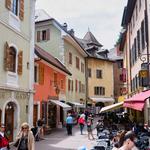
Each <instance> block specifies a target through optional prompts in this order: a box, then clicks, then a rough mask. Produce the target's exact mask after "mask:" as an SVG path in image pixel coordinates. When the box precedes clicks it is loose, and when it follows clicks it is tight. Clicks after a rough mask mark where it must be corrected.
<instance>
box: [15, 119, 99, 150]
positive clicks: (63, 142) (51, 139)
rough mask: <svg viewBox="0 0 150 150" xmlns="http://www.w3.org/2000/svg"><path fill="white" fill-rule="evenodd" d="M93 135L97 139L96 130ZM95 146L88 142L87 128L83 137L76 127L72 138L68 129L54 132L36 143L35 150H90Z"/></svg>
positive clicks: (91, 141)
mask: <svg viewBox="0 0 150 150" xmlns="http://www.w3.org/2000/svg"><path fill="white" fill-rule="evenodd" d="M96 120H97V119H95V121H94V122H96ZM94 124H95V123H94ZM93 133H94V137H95V138H96V130H94V131H93ZM95 144H96V142H95V140H88V137H87V130H86V127H85V128H84V132H83V135H81V134H80V131H79V126H78V125H76V126H74V128H73V135H72V136H68V135H67V133H66V128H62V129H56V130H54V131H52V133H51V134H49V135H46V136H45V137H44V140H41V141H38V142H36V143H35V150H77V148H78V147H80V146H86V147H87V149H88V150H89V149H91V148H92V147H93V146H94V145H95ZM12 150H15V148H12Z"/></svg>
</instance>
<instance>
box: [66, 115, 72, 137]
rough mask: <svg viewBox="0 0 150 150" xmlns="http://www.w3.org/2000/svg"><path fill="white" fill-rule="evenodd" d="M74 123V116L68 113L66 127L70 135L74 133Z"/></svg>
mask: <svg viewBox="0 0 150 150" xmlns="http://www.w3.org/2000/svg"><path fill="white" fill-rule="evenodd" d="M72 124H73V118H72V116H71V113H68V116H67V118H66V128H67V134H68V135H72Z"/></svg>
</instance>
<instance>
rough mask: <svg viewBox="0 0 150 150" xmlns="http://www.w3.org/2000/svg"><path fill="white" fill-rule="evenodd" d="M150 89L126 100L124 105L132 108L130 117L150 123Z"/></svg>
mask: <svg viewBox="0 0 150 150" xmlns="http://www.w3.org/2000/svg"><path fill="white" fill-rule="evenodd" d="M149 97H150V90H146V91H142V92H140V93H137V94H135V95H134V96H132V97H131V98H128V99H126V100H125V101H124V104H123V106H124V107H126V108H129V109H132V110H130V118H131V119H133V121H136V122H142V123H147V124H148V123H149V115H150V114H149V111H148V110H149Z"/></svg>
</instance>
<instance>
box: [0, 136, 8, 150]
mask: <svg viewBox="0 0 150 150" xmlns="http://www.w3.org/2000/svg"><path fill="white" fill-rule="evenodd" d="M8 145H9V142H8V140H7V139H6V138H5V137H1V142H0V148H3V147H7V146H8Z"/></svg>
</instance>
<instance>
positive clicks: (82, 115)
mask: <svg viewBox="0 0 150 150" xmlns="http://www.w3.org/2000/svg"><path fill="white" fill-rule="evenodd" d="M78 123H79V126H80V132H81V135H82V134H83V129H84V124H85V115H84V114H81V115H80V118H79V119H78Z"/></svg>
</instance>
